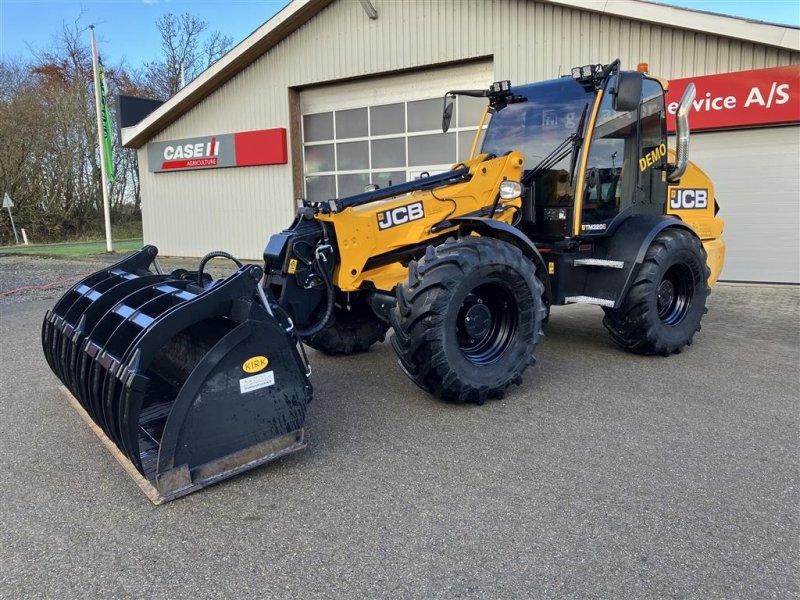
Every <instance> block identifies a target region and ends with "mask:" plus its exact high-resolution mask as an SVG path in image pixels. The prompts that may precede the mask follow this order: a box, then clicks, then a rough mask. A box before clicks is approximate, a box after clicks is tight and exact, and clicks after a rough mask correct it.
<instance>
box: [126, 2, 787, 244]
mask: <svg viewBox="0 0 800 600" xmlns="http://www.w3.org/2000/svg"><path fill="white" fill-rule="evenodd" d="M373 4H374V5H375V7H376V8H377V10H378V15H379V16H378V19H377V20H374V21H371V20H369V19H368V18H367V15H366V14H365V13H364V11H363V9H362V8H361V5H360V4H359V2H358V1H357V0H337V1H335V2H333V3H332V4H331V5H330V6H328V7H327V8H325V9H324V10H322V11H321V12H320V13H319V14H318V15H317V16H316V17H315V18H313V19H312V20H311V21H309V22H308V23H306V24H305V25H304V26H303V27H301V28H300V29H299V30H297V31H296V32H295V33H294V34H292V35H291V36H290V37H289V38H287V39H286V40H284V41H283V42H281V43H280V44H279V45H278V46H276V47H275V48H273V49H272V50H271V51H270V52H268V53H267V54H266V55H264V56H263V57H262V58H260V59H259V60H257V61H256V62H255V63H253V64H252V65H250V67H248V68H247V69H246V70H245V71H243V72H242V73H240V74H239V75H238V76H236V77H235V78H234V79H232V80H231V81H229V82H228V83H227V84H225V85H224V86H223V87H221V88H220V89H219V90H218V91H216V92H215V93H214V94H212V95H211V96H209V97H208V98H206V100H205V101H203V102H202V103H200V104H199V105H198V106H197V107H195V108H194V109H192V110H191V111H190V112H189V113H187V114H186V115H185V116H183V117H182V118H181V119H179V120H178V121H177V122H175V123H174V124H172V125H171V126H170V127H168V128H167V129H165V130H164V131H163V132H162V133H161V134H160V135H159V136H158V137H157V138H155V139H154V140H153V141H163V140H174V139H180V138H185V137H193V136H201V135H209V134H215V133H228V132H234V131H245V130H249V129H261V128H268V127H286V128H287V129H288V127H289V100H288V92H287V88H289V87H302V86H310V85H314V84H317V83H321V82H330V81H335V80H339V79H347V78H352V77H361V76H366V75H372V74H376V73H381V72H391V71H398V70H403V69H409V68H424V67H426V66H430V65H435V64H440V63H446V62H454V61H460V60H466V59H472V58H478V57H489V56H491V57H492V58H493V61H494V65H495V79H511V80H512V82H529V81H535V80H540V79H548V78H552V77H555V76H558V75H559V74H560V73H567V72H569V69H570V68H571V67H573V66H576V65H580V64H587V63H594V62H608V61H610V60H613V59H614V58H616V57H620V58H621V59H622V61H623V65H625V66H629V67H634V66H635V65H636V64H637V63H639V62H647V63H649V64H650V71H651V72H652V73H656V74H658V75H659V76H662V77H666V78H678V77H687V76H690V75H705V74H709V73H720V72H728V71H741V70H747V69H758V68H765V67H773V66H781V65H787V64H796V63H800V53H795V52H790V51H786V50H779V49H776V48H771V47H765V46H760V45H757V44H752V43H748V42H742V41H739V40H733V39H728V38H721V37H716V36H713V35H707V34H702V33H695V32H690V31H685V30H680V29H676V28H670V27H665V26H659V25H653V24H648V23H641V22H636V21H629V20H625V19H621V18H615V17H610V16H606V15H599V14H596V13H589V12H585V11H580V10H575V9H570V8H564V7H560V6H554V5H551V4H543V3H540V2H535V1H532V0H414V1H408V2H406V1H399V0H373ZM680 14H682V15H684V14H685V12H683V11H681V13H680ZM254 25H256V24H254ZM488 83H490V82H488V81H487V84H488ZM445 91H446V89H445V88H444V87H443V88H442V89H441V90H432V91H431V92H432V95H437V94H443V93H444V92H445ZM139 164H140V171H141V184H142V206H143V213H144V231H145V241H146V242H148V243H155V244H156V245H158V246H159V248H160V249H161V252H162V254H166V255H177V256H200V255H202V254H204V253H205V252H207V251H208V250H211V249H217V248H222V249H227V250H229V251H231V252H233V253H234V254H236V255H238V256H241V257H245V258H257V257H259V256H260V255H261V251H262V249H263V246H264V243H265V242H266V240H267V237H268V236H269V234H271V233H273V232H275V231H279V230H280V229H283V228H284V227H285V226H287V225H288V224H289V223H290V221H291V218H292V215H293V212H294V200H293V198H292V170H291V167H290V166H289V165H285V166H267V167H248V168H238V169H216V170H209V171H189V172H183V173H161V174H153V173H150V172H149V171H147V166H146V165H147V157H146V150H145V149H144V148H143V149H142V150H140V151H139Z"/></svg>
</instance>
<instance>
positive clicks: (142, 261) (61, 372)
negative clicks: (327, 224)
mask: <svg viewBox="0 0 800 600" xmlns="http://www.w3.org/2000/svg"><path fill="white" fill-rule="evenodd" d="M157 255H158V249H157V248H156V247H155V246H145V247H143V248H142V249H141V250H139V251H138V252H134V253H133V254H131V255H129V256H127V257H125V258H123V259H122V260H120V261H119V262H117V263H115V264H114V265H112V266H110V267H108V268H107V269H102V270H100V271H97V272H95V273H92V274H91V275H88V276H86V277H84V278H83V279H81V280H80V281H79V282H78V283H76V284H75V285H73V286H72V287H71V288H70V289H69V290H68V291H67V292H66V293H65V294H64V295H63V296H62V297H61V298H60V299H59V301H58V302H57V303H56V305H55V306H54V307H53V308H52V309H51V310H49V311H48V312H47V313H46V315H45V319H44V323H43V325H42V348H43V350H44V355H45V358H46V360H47V363H48V365H49V366H50V368H51V369H52V370H53V371H54V372H55V373H56V375H58V377H59V379H61V381H62V382H64V384H65V385H68V387H69V384H68V381H67V379H66V378H67V373H66V372H65V369H64V368H63V367H64V365H63V364H62V361H61V355H62V349H63V347H64V339H63V338H64V337H69V336H68V334H66V333H64V331H65V329H70V328H73V327H74V326H75V325H76V324H77V321H76V320H74V319H75V318H76V315H79V311H78V310H77V309H76V310H75V311H72V312H70V309H71V308H72V306H73V305H74V304H76V302H77V303H79V305H83V304H84V303H85V302H86V300H87V298H88V299H89V301H90V302H91V300H92V299H94V298H96V297H97V295H98V294H93V292H92V290H93V288H96V287H98V286H100V288H101V289H103V285H104V284H103V282H104V281H106V280H109V279H115V278H117V277H119V276H120V275H122V274H123V273H128V274H130V275H131V276H137V275H144V274H147V273H149V268H150V266H151V265H152V263H153V261H154V260H155V258H156V256H157ZM100 293H102V292H100ZM70 319H72V320H70Z"/></svg>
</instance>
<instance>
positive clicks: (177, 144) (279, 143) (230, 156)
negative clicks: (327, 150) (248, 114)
mask: <svg viewBox="0 0 800 600" xmlns="http://www.w3.org/2000/svg"><path fill="white" fill-rule="evenodd" d="M147 162H148V166H149V169H150V172H151V173H164V172H167V171H190V170H192V169H219V168H223V167H252V166H255V165H284V164H286V163H287V162H288V156H287V150H286V129H283V128H279V129H259V130H257V131H242V132H239V133H223V134H220V135H209V136H206V137H198V138H188V139H184V140H174V141H169V142H154V143H152V144H148V145H147Z"/></svg>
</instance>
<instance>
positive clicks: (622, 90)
mask: <svg viewBox="0 0 800 600" xmlns="http://www.w3.org/2000/svg"><path fill="white" fill-rule="evenodd" d="M615 85H616V89H615V90H613V91H612V92H611V93H612V94H613V95H614V101H613V102H612V104H611V107H612V108H613V109H614V110H615V111H617V112H628V111H631V110H636V109H637V108H638V106H639V103H640V102H641V101H642V74H641V73H637V72H636V71H618V72H617V82H616V84H615Z"/></svg>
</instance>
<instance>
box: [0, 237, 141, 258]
mask: <svg viewBox="0 0 800 600" xmlns="http://www.w3.org/2000/svg"><path fill="white" fill-rule="evenodd" d="M142 245H143V243H142V240H141V238H139V239H128V240H114V252H115V253H118V254H127V253H128V252H133V251H134V250H138V249H139V248H141V247H142ZM105 253H106V241H105V240H96V241H89V242H65V243H62V244H35V245H33V244H32V245H30V246H25V245H19V246H0V254H32V255H37V256H95V255H97V254H105Z"/></svg>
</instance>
